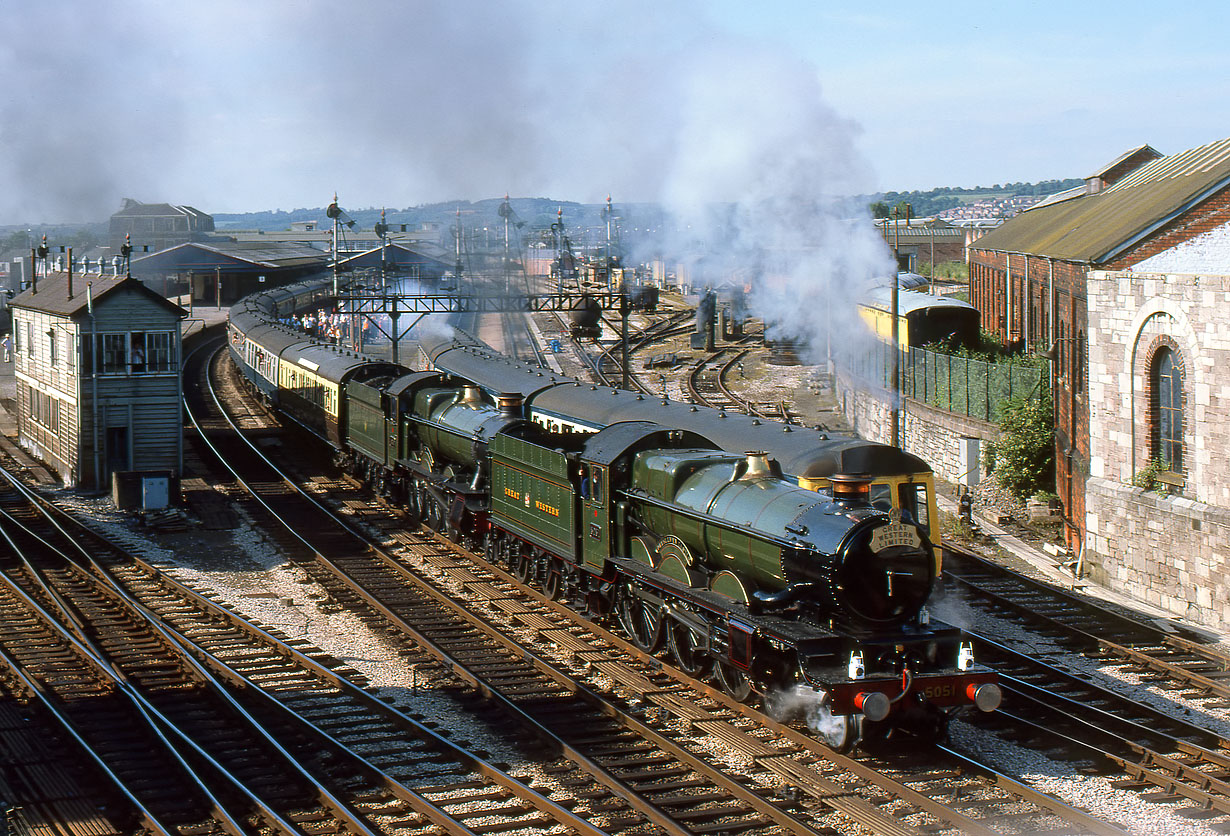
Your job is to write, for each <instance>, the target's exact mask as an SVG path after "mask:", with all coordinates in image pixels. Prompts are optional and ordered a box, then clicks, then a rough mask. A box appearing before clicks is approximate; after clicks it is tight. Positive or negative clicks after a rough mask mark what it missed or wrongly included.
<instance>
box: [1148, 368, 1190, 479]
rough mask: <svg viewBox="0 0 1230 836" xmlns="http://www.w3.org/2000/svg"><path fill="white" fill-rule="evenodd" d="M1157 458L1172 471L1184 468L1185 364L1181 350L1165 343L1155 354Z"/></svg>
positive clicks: (1153, 402) (1152, 378)
mask: <svg viewBox="0 0 1230 836" xmlns="http://www.w3.org/2000/svg"><path fill="white" fill-rule="evenodd" d="M1149 378H1150V384H1151V386H1152V389H1153V391H1152V393H1151V395H1152V397H1150V399H1149V401H1150V406H1151V407H1152V410H1153V415H1152V416H1151V417H1152V418H1153V428H1154V431H1153V436H1154V437H1153V458H1154V459H1157V460H1159V461H1161V462H1162V463H1164V464H1165V465H1166V467H1167V469H1169V470H1170V471H1171V472H1172V473H1182V472H1183V364H1182V362H1181V360H1180V358H1179V355H1178V353H1177V352H1175V351H1174V349H1172V348H1170V347H1168V346H1162V347H1161V348H1160V349H1158V352H1157V354H1155V355H1154V356H1153V368H1152V371H1151V373H1150V375H1149Z"/></svg>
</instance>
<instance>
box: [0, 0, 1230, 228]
mask: <svg viewBox="0 0 1230 836" xmlns="http://www.w3.org/2000/svg"><path fill="white" fill-rule="evenodd" d="M1227 8H1228V7H1227V6H1226V5H1225V4H1222V3H1213V2H1187V3H1179V4H1177V5H1173V6H1171V7H1169V8H1163V7H1162V6H1159V5H1157V4H1145V3H1139V2H1118V3H1103V2H1067V3H1058V2H1055V3H1051V2H1034V3H1023V2H1021V3H1011V2H1004V3H986V2H979V3H973V2H949V3H945V4H921V3H899V2H880V3H864V4H855V3H843V4H835V3H827V2H810V3H808V2H798V1H797V0H796V1H795V2H764V3H747V2H734V0H708V2H673V3H664V2H657V3H651V2H646V0H629V2H618V3H607V4H603V5H601V6H599V5H598V4H585V3H581V2H575V0H574V2H565V0H541V1H540V2H535V3H530V2H525V1H524V0H504V2H478V0H473V1H472V2H471V0H449V2H438V3H437V2H424V1H423V0H402V1H401V2H395V0H352V2H349V3H345V4H337V3H325V2H317V0H262V2H257V3H251V2H240V0H214V1H213V2H210V3H200V2H184V0H160V1H159V2H155V0H112V2H108V3H85V2H80V0H46V2H41V3H28V2H20V0H0V11H3V12H4V15H5V19H6V21H7V22H8V24H9V25H8V26H7V27H6V29H7V31H9V32H10V33H24V35H23V36H21V37H10V38H6V39H5V43H4V46H3V47H0V72H2V73H3V77H4V78H6V79H7V80H8V81H7V83H6V93H5V96H4V97H0V147H3V148H4V149H5V153H4V154H3V155H0V185H2V186H3V188H0V224H23V223H45V222H57V221H82V220H102V219H104V218H106V217H107V216H108V215H109V214H111V212H113V211H115V210H116V209H117V208H118V207H119V205H120V201H121V199H122V198H124V197H134V198H137V199H139V200H143V201H150V202H154V201H167V202H172V203H188V204H192V205H195V206H197V207H199V208H201V209H203V210H205V211H207V212H213V213H223V212H233V211H249V210H259V209H273V208H282V209H291V208H296V207H300V206H321V205H324V204H325V203H327V202H328V201H329V199H330V198H331V197H332V194H333V193H334V191H336V192H338V194H339V196H340V198H341V201H342V203H343V205H347V206H351V207H355V208H360V207H367V206H380V205H387V206H390V207H400V206H409V205H416V204H420V203H427V202H434V201H439V200H449V199H458V198H461V199H480V198H486V197H492V196H498V195H502V194H503V193H504V192H506V191H507V192H511V193H512V194H514V195H525V196H550V197H556V198H561V199H569V200H581V201H599V200H602V199H604V198H605V196H606V195H607V194H608V193H610V194H612V195H613V197H614V199H615V200H616V201H617V202H618V201H621V200H624V201H638V200H660V201H665V202H667V203H670V204H681V205H688V204H692V203H699V202H704V201H708V200H715V199H720V200H741V199H745V198H750V199H752V200H758V199H764V198H766V197H767V196H770V195H772V196H778V195H781V194H788V195H789V196H790V198H791V199H793V200H799V201H807V200H808V199H811V198H813V197H814V198H816V199H822V198H827V197H831V196H834V195H841V194H848V193H855V194H861V193H867V192H871V191H877V190H888V189H892V190H906V189H927V188H931V187H935V186H977V185H992V184H994V183H1003V182H1012V181H1018V180H1019V181H1036V180H1043V179H1052V178H1064V177H1080V176H1084V175H1086V174H1089V173H1090V172H1091V171H1093V170H1094V169H1096V168H1097V167H1099V166H1100V165H1102V164H1103V163H1105V162H1108V161H1109V160H1111V159H1113V158H1114V157H1115V156H1117V155H1118V154H1119V153H1120V152H1122V151H1124V150H1126V149H1128V148H1131V147H1134V146H1136V145H1139V144H1142V143H1149V144H1151V145H1153V147H1155V148H1157V149H1158V150H1159V151H1162V152H1163V153H1173V152H1177V151H1181V150H1184V149H1186V148H1190V147H1194V146H1197V145H1202V144H1204V143H1206V142H1211V141H1214V140H1217V139H1222V138H1224V137H1225V136H1226V135H1228V132H1230V122H1228V121H1227V119H1226V118H1225V117H1226V114H1227V112H1230V49H1227V47H1226V46H1225V44H1224V38H1225V32H1226V31H1227V24H1230V12H1228V11H1227V10H1226V9H1227Z"/></svg>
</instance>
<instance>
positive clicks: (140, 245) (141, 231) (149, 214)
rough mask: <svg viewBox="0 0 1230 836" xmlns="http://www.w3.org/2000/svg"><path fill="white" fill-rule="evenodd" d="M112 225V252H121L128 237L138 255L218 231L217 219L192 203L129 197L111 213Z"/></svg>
mask: <svg viewBox="0 0 1230 836" xmlns="http://www.w3.org/2000/svg"><path fill="white" fill-rule="evenodd" d="M109 227H110V228H109V230H108V235H107V240H108V243H109V244H110V247H111V253H112V254H115V253H118V252H119V251H120V246H121V245H122V244H123V243H124V239H125V237H127V238H128V239H129V240H130V242H131V243H132V246H133V249H134V255H135V254H138V253H147V252H149V253H156V252H158V251H159V250H165V249H167V248H168V247H174V246H176V245H177V244H184V243H187V242H188V241H203V240H205V239H207V238H208V237H209V235H210V233H212V232H213V231H214V219H213V216H212V215H208V214H206V213H204V212H202V211H201V210H200V209H194V208H193V207H191V206H172V205H171V204H170V203H142V202H141V201H139V200H133V199H132V198H130V197H126V198H124V206H123V207H122V208H121V209H120V211H118V212H116V213H115V214H114V215H112V216H111V222H110V225H109Z"/></svg>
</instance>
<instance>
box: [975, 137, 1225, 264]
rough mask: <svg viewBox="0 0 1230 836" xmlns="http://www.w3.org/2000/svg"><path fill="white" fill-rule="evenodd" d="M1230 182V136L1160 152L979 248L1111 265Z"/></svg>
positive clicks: (1136, 153)
mask: <svg viewBox="0 0 1230 836" xmlns="http://www.w3.org/2000/svg"><path fill="white" fill-rule="evenodd" d="M1146 149H1147V150H1146ZM1149 151H1152V149H1151V148H1149V147H1148V146H1140V147H1139V148H1136V149H1133V150H1132V151H1130V152H1128V153H1127V154H1123V155H1120V157H1118V158H1117V159H1116V160H1115V161H1112V163H1110V164H1109V165H1108V166H1105V167H1104V168H1103V169H1101V170H1100V171H1099V174H1100V173H1105V172H1108V171H1110V170H1112V169H1114V168H1115V167H1116V166H1118V165H1119V164H1120V163H1122V162H1123V161H1124V160H1128V159H1137V160H1142V161H1143V159H1147V158H1150V157H1152V155H1150V154H1148V152H1149ZM1154 153H1156V152H1154ZM1097 177H1098V174H1095V175H1094V177H1093V178H1091V179H1096V178H1097ZM1227 186H1230V139H1223V140H1219V141H1217V142H1212V143H1209V144H1208V145H1202V146H1200V147H1199V148H1193V149H1191V150H1189V151H1184V152H1182V153H1179V154H1172V155H1170V156H1165V157H1154V158H1152V161H1151V162H1144V164H1143V165H1139V166H1138V167H1137V168H1136V169H1135V170H1132V171H1130V172H1129V173H1126V174H1124V175H1123V176H1122V177H1121V179H1118V180H1117V181H1116V182H1114V183H1113V184H1112V185H1109V186H1107V187H1106V188H1103V189H1102V190H1100V191H1094V190H1091V189H1090V188H1088V187H1087V188H1085V189H1073V190H1070V191H1069V192H1065V193H1064V194H1063V196H1062V198H1061V197H1060V196H1054V197H1052V198H1051V199H1048V200H1047V201H1044V202H1042V203H1039V204H1038V205H1037V206H1035V207H1033V208H1032V209H1029V210H1028V211H1026V212H1022V213H1021V214H1020V215H1017V216H1016V217H1014V218H1011V219H1009V220H1008V221H1005V222H1004V224H1003V225H1002V226H1000V227H999V228H997V229H994V230H992V231H990V232H988V233H987V234H986V235H984V236H982V237H981V238H979V239H978V241H977V242H975V243H974V244H972V245H971V249H975V250H990V251H995V252H1008V253H1028V254H1031V255H1041V256H1047V257H1050V258H1056V259H1062V260H1065V261H1076V262H1082V263H1088V264H1104V263H1107V262H1110V261H1113V260H1114V259H1115V258H1116V257H1117V256H1118V255H1120V254H1121V253H1123V252H1124V251H1126V250H1128V249H1130V248H1131V247H1132V246H1134V245H1135V244H1137V243H1139V242H1140V241H1142V240H1144V239H1145V238H1147V237H1148V236H1149V235H1151V234H1152V233H1154V232H1156V231H1157V230H1158V229H1160V228H1162V227H1164V226H1165V225H1166V224H1168V223H1170V222H1171V221H1173V220H1175V219H1176V218H1178V217H1180V216H1182V215H1183V214H1184V213H1185V212H1187V211H1189V210H1190V209H1192V208H1193V207H1194V206H1196V205H1197V204H1199V203H1201V202H1202V201H1204V200H1206V199H1207V198H1209V197H1211V196H1212V195H1214V194H1216V193H1217V192H1219V191H1221V190H1222V189H1225V188H1226V187H1227Z"/></svg>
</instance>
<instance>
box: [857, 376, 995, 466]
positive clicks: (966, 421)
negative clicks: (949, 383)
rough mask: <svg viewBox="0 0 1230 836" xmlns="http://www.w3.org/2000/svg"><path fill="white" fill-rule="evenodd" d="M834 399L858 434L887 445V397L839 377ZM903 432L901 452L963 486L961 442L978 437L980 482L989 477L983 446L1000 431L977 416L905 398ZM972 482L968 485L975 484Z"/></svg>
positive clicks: (888, 427)
mask: <svg viewBox="0 0 1230 836" xmlns="http://www.w3.org/2000/svg"><path fill="white" fill-rule="evenodd" d="M836 387H837V393H838V397H839V398H840V399H841V405H842V411H843V412H844V414H845V416H846V420H847V421H849V422H850V425H851V426H852V427H853V428H854V432H856V433H857V434H858V435H859V436H861V437H863V438H865V439H867V440H868V441H878V442H881V443H883V444H888V443H889V442H890V441H891V437H892V431H891V426H892V424H891V421H892V410H891V407H890V401H888V400H887V399H886V398H887V393H877V394H870V393H868V392H867V391H866V390H865V389H862V388H860V387H858V386H857V385H853V384H852V382H851V381H849V380H847V379H845V378H843V377H842V376H841V375H837V377H836ZM903 414H904V420H903V422H902V423H903V425H904V429H903V430H902V439H901V441H902V444H901V446H902V449H904V450H905V451H906V452H908V453H913V454H914V455H916V456H918V457H919V458H921V459H922V460H923V461H925V462H927V464H929V465H931V469H932V470H934V471H935V475H936V476H937V477H938V478H940V479H944V480H946V481H948V482H953V483H958V482H962V481H963V480H962V477H963V476H965V475H966V473H965V471H966V467H965V465H964V461H963V458H962V439H963V438H977V439H979V441H980V446H981V449H982V455H981V456H980V457H979V467H978V471H979V473H978V477H979V481H980V480H981V479H985V478H986V477H987V471H986V445H987V443H988V442H991V441H994V440H995V439H996V438H998V436H999V427H997V426H996V425H995V424H991V423H988V422H986V421H980V420H978V419H976V418H968V417H966V416H964V415H957V414H955V413H951V412H945V411H943V410H941V409H936V408H935V407H932V406H928V405H927V404H925V403H922V402H921V401H916V400H912V399H910V398H905V399H904V400H903ZM977 483H978V482H977V481H973V480H971V481H970V482H969V484H977Z"/></svg>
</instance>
